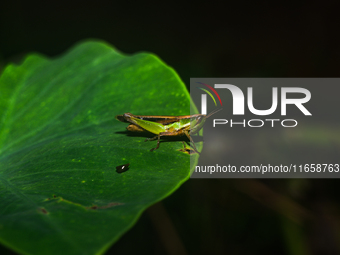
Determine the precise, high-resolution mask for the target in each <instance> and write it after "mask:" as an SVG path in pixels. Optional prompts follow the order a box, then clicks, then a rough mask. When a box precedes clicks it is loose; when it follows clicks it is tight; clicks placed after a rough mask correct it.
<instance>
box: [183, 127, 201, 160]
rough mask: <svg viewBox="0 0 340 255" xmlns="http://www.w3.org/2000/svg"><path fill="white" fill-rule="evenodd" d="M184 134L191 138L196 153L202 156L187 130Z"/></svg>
mask: <svg viewBox="0 0 340 255" xmlns="http://www.w3.org/2000/svg"><path fill="white" fill-rule="evenodd" d="M184 134H185V135H186V136H187V137H188V138H189V140H190V142H191V143H192V145H193V147H194V151H195V152H197V153H198V154H200V153H199V152H198V150H197V148H196V145H195V142H194V140H192V138H191V136H190V135H189V132H188V131H187V130H185V131H184Z"/></svg>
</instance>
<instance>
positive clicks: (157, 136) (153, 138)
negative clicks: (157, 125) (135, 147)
mask: <svg viewBox="0 0 340 255" xmlns="http://www.w3.org/2000/svg"><path fill="white" fill-rule="evenodd" d="M161 134H162V133H159V134H158V135H156V136H155V137H152V138H147V139H145V141H144V142H146V141H153V140H156V139H158V141H157V146H156V147H155V148H152V149H151V150H150V151H154V150H157V149H158V148H159V142H160V137H161Z"/></svg>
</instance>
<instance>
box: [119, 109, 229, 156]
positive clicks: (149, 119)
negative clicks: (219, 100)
mask: <svg viewBox="0 0 340 255" xmlns="http://www.w3.org/2000/svg"><path fill="white" fill-rule="evenodd" d="M220 110H222V108H221V109H217V110H215V111H213V112H211V113H210V114H208V115H203V114H194V115H185V116H148V115H133V114H131V113H124V114H123V115H117V116H116V119H117V120H119V121H121V122H127V123H130V125H129V126H128V127H127V128H126V129H127V130H129V131H132V132H145V131H148V132H150V133H153V134H155V135H156V136H155V137H152V138H147V139H146V140H145V142H146V141H153V140H156V139H158V141H157V146H156V147H155V148H152V149H151V150H150V151H154V150H157V149H158V148H159V143H160V138H161V136H184V135H185V136H186V137H187V138H188V139H189V140H190V142H191V143H192V145H193V148H194V151H195V152H196V153H198V154H199V152H198V151H197V148H196V145H195V143H194V141H193V140H192V138H191V136H190V135H193V134H197V133H198V132H199V131H200V130H201V129H202V127H203V125H204V123H205V121H206V119H207V118H209V117H210V116H211V115H213V114H215V113H217V112H218V111H220ZM183 144H184V142H183ZM184 147H185V144H184Z"/></svg>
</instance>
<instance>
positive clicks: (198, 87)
mask: <svg viewBox="0 0 340 255" xmlns="http://www.w3.org/2000/svg"><path fill="white" fill-rule="evenodd" d="M197 88H199V89H201V90H203V91H205V92H206V93H208V94H209V96H211V98H212V99H213V100H214V103H215V106H217V104H216V100H215V98H214V97H213V95H212V94H211V93H210V91H208V90H206V89H204V88H200V87H197Z"/></svg>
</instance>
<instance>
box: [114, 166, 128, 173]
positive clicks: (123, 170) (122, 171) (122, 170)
mask: <svg viewBox="0 0 340 255" xmlns="http://www.w3.org/2000/svg"><path fill="white" fill-rule="evenodd" d="M129 165H130V163H127V164H125V165H121V166H116V172H117V173H119V174H121V173H124V172H125V171H127V170H129Z"/></svg>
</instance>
